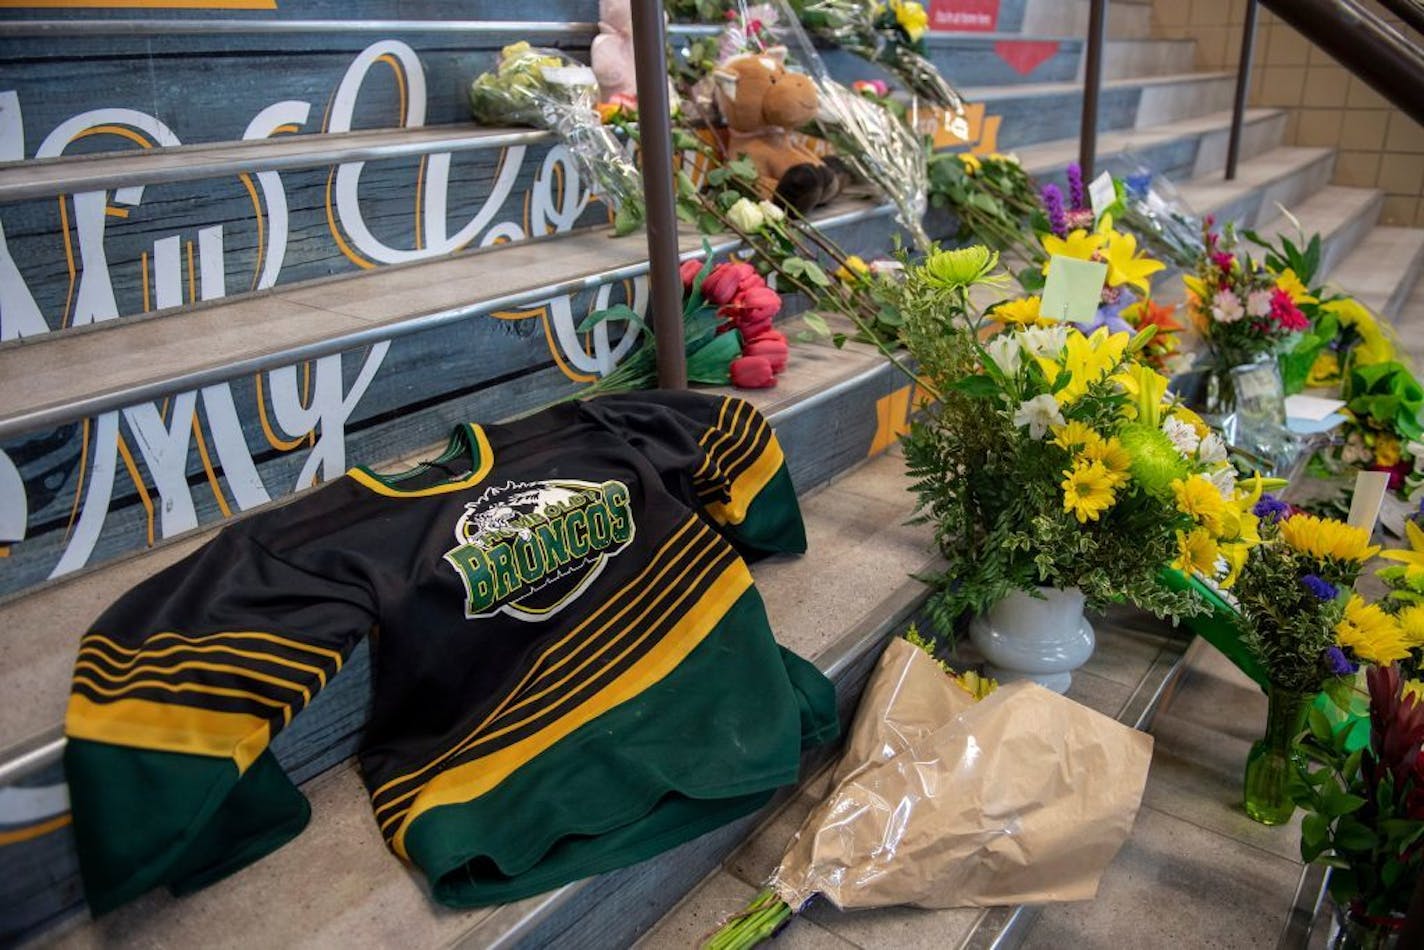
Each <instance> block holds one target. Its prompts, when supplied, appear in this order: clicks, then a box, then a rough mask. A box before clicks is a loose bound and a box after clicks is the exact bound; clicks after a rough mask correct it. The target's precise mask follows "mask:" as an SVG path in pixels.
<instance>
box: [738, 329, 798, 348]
mask: <svg viewBox="0 0 1424 950" xmlns="http://www.w3.org/2000/svg"><path fill="white" fill-rule="evenodd" d="M762 340H775V341H777V342H778V343H780V344H781V345H783V346H786V345H787V344H788V343H789V342H790V341H789V340H787V339H786V334H785V333H780V332H778V331H776V330H763V331H762V332H761V333H758V334H757V335H756V336H747V335H746V334H745V333H743V334H742V342H743V343H760V342H761V341H762Z"/></svg>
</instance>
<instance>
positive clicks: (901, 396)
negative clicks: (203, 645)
mask: <svg viewBox="0 0 1424 950" xmlns="http://www.w3.org/2000/svg"><path fill="white" fill-rule="evenodd" d="M829 358H834V357H833V356H831V357H829ZM897 394H898V395H897ZM908 397H909V392H908V382H907V381H906V379H905V377H903V376H902V375H900V374H899V373H898V372H897V371H896V370H894V369H893V368H892V367H891V366H890V365H889V364H888V363H884V364H879V365H875V366H874V367H873V369H871V370H869V371H867V372H863V373H861V374H860V375H859V376H856V377H854V378H852V379H849V380H846V381H845V382H844V383H843V384H842V385H840V386H838V387H835V388H834V389H832V390H828V391H826V392H825V395H824V396H823V397H821V398H817V399H812V400H806V401H804V402H800V403H795V404H793V405H792V406H791V407H789V408H788V409H786V410H785V411H782V412H777V413H774V414H773V415H772V417H771V418H772V422H773V424H774V426H775V429H776V432H777V437H778V439H779V440H780V441H781V443H782V445H783V447H784V450H785V452H786V456H787V459H788V462H789V465H790V471H791V477H792V480H793V481H794V483H795V484H796V486H797V488H798V490H799V491H801V492H803V493H804V492H805V491H808V490H809V489H811V488H814V487H816V486H818V485H820V484H822V483H824V482H826V481H828V480H830V479H832V478H834V477H835V476H836V475H838V474H840V473H841V472H843V471H845V470H846V469H848V468H850V467H851V466H853V465H855V464H856V463H858V462H862V461H864V460H865V459H866V458H868V457H869V456H871V455H873V454H875V453H876V452H878V451H880V450H881V449H883V448H884V447H885V445H886V444H887V443H888V441H889V438H890V437H891V436H892V435H893V434H895V433H897V432H898V431H900V428H901V427H902V426H903V424H904V421H905V413H906V410H907V409H908V406H909V403H910V400H909V398H908ZM430 414H431V413H429V412H423V413H421V414H420V415H419V416H417V417H415V418H421V419H423V418H424V417H425V416H427V415H430ZM453 415H456V416H459V414H458V412H457V413H454V414H453ZM459 417H463V416H459ZM434 436H435V433H433V432H432V433H430V436H429V437H427V438H426V439H425V441H426V442H430V441H432V440H433V438H434ZM892 619H894V620H898V619H899V615H896V617H895V618H892ZM892 625H893V624H892V623H891V621H889V620H887V621H885V623H884V627H883V630H881V629H880V628H878V627H877V629H876V631H874V632H883V633H885V634H887V635H888V634H889V633H890V632H892ZM864 648H865V647H864V645H862V646H861V647H857V649H864ZM871 662H873V657H872V658H866V657H862V656H860V655H859V654H852V655H849V656H848V657H847V658H846V659H845V661H844V663H843V664H842V665H848V667H849V668H848V669H847V670H846V671H845V672H843V673H842V674H840V676H839V678H838V679H837V683H838V690H839V691H840V695H841V697H842V700H843V705H844V704H845V703H849V705H848V706H845V711H846V713H847V714H848V713H849V710H850V709H852V708H853V705H854V702H853V698H854V697H855V696H858V695H859V685H860V684H861V683H863V681H864V677H865V675H866V673H867V672H868V668H869V666H868V665H869V663H871ZM54 685H55V687H56V688H59V689H62V688H63V684H54ZM370 690H371V670H370V654H369V649H368V646H367V644H366V643H364V642H363V643H362V644H361V645H360V646H358V647H357V649H356V650H355V651H354V652H353V653H352V655H351V657H350V659H349V660H348V661H347V663H346V665H345V666H344V667H343V668H342V671H341V672H340V673H339V674H338V675H337V676H336V677H335V678H334V679H333V680H332V682H331V684H330V686H328V687H327V688H326V689H325V690H323V691H322V692H321V693H320V694H318V695H317V697H316V698H315V699H314V700H313V702H312V704H311V706H310V707H309V708H308V709H306V710H304V711H303V713H302V715H301V716H299V717H297V718H296V719H295V720H294V721H293V724H292V727H291V728H290V729H288V730H286V731H284V732H283V733H281V734H280V735H279V736H278V737H277V739H276V740H275V741H274V743H273V750H274V752H276V754H277V756H278V758H279V760H280V761H281V762H282V765H283V767H284V768H286V769H287V771H288V774H290V775H291V776H292V778H293V780H294V781H297V782H303V781H306V780H308V779H310V778H312V777H314V776H316V775H319V774H320V773H322V772H324V771H326V770H327V769H329V768H331V767H333V766H335V765H337V764H338V763H340V762H342V761H344V760H346V759H348V758H350V757H351V756H352V755H354V754H355V752H356V749H357V747H358V745H359V742H360V735H361V730H362V728H363V727H364V724H365V718H366V712H367V710H368V708H369V705H370ZM48 705H57V704H54V703H49V704H48ZM19 781H20V782H21V783H23V784H24V785H26V786H29V787H40V786H52V785H60V784H62V783H63V774H62V770H61V769H60V768H59V766H58V764H57V763H55V764H51V765H47V766H45V767H43V768H42V769H40V770H38V771H34V772H30V773H28V774H26V775H24V776H22V777H21V778H20V779H19ZM11 787H13V786H11ZM53 817H55V816H54V815H51V814H48V813H46V815H44V816H30V820H28V821H26V822H24V823H23V824H17V823H16V822H15V817H14V816H13V815H8V816H7V815H5V814H3V813H0V831H5V830H10V829H11V828H17V827H32V826H34V825H35V824H37V823H40V822H43V821H46V820H49V819H52V818H53ZM7 818H8V819H9V822H8V823H7ZM741 837H742V835H735V836H733V837H731V838H728V839H727V840H726V841H725V842H724V843H723V844H722V845H718V846H717V847H718V848H720V850H717V851H716V853H715V854H713V853H712V852H707V860H709V861H710V862H711V863H709V864H708V865H707V868H706V870H710V868H711V866H712V865H713V864H715V863H716V862H717V861H720V860H721V859H722V858H723V857H725V855H726V854H727V853H728V852H729V851H730V850H731V849H732V848H733V847H734V846H735V844H736V842H737V841H738V840H740V838H741ZM703 840H704V839H699V842H702V841H703ZM712 844H713V842H707V843H706V845H705V846H708V847H710V846H712ZM702 847H704V845H702V844H698V845H697V847H695V848H694V846H691V845H690V846H689V848H692V849H693V850H695V851H697V852H698V853H699V854H700V853H702ZM687 860H688V861H689V862H690V861H691V860H692V858H691V857H690V856H689V857H687ZM667 870H668V869H667V868H663V869H662V871H660V872H658V873H660V874H661V873H666V872H667ZM635 871H636V869H635ZM635 871H630V872H627V873H628V874H630V875H632V876H633V877H637V876H638V874H641V873H646V872H636V873H635ZM0 872H4V873H3V874H0V921H3V922H4V924H3V926H0V940H3V939H6V938H8V937H10V936H13V935H15V934H16V933H18V932H23V931H29V930H38V929H42V927H43V926H44V925H45V923H46V922H48V921H53V920H56V919H59V918H61V917H64V916H67V915H68V914H70V913H72V912H73V911H74V909H75V904H76V902H77V901H78V900H79V896H80V893H81V892H80V890H79V886H78V882H77V880H76V879H75V875H76V874H77V862H76V859H75V857H74V854H73V839H72V830H71V829H70V828H69V827H68V826H64V827H61V828H58V829H56V830H53V831H51V832H49V833H46V834H41V835H39V836H37V837H35V838H32V839H29V840H25V841H21V842H18V843H15V844H12V845H9V846H3V847H0ZM703 873H705V870H704V871H703V872H699V873H697V874H696V875H694V877H693V878H692V879H690V880H689V881H688V882H687V883H688V886H690V885H691V884H692V883H693V882H695V880H696V879H697V878H699V877H701V876H702V874H703ZM610 877H617V876H616V875H614V876H610ZM599 880H600V881H605V880H606V879H602V878H601V879H599ZM56 882H58V883H56ZM685 889H686V888H683V889H670V890H668V891H667V893H668V894H669V895H670V899H671V900H676V899H677V896H678V895H680V894H681V893H682V892H683V890H685ZM595 903H598V904H600V905H601V904H602V903H603V900H602V899H600V900H599V901H597V902H595ZM665 910H666V907H663V908H661V909H657V910H656V913H654V914H653V916H652V917H651V918H648V919H647V920H645V921H643V922H642V923H639V924H637V925H636V926H638V927H643V926H646V925H647V924H650V923H651V922H652V921H653V920H656V919H657V917H658V916H660V915H661V914H662V913H663V912H664V911H665ZM579 913H583V911H582V910H581V911H579ZM564 926H567V922H566V923H565V924H564ZM603 945H608V944H603Z"/></svg>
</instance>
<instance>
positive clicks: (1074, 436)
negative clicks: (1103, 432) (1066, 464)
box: [1053, 419, 1103, 452]
mask: <svg viewBox="0 0 1424 950" xmlns="http://www.w3.org/2000/svg"><path fill="white" fill-rule="evenodd" d="M1102 440H1103V437H1102V436H1100V435H1098V434H1097V433H1096V432H1094V431H1093V430H1092V428H1090V427H1089V426H1088V425H1087V424H1086V423H1082V422H1079V421H1078V420H1077V419H1074V420H1073V421H1072V422H1069V423H1068V424H1067V425H1062V426H1059V427H1058V428H1056V429H1054V430H1053V444H1054V445H1056V446H1059V447H1060V448H1065V449H1067V450H1068V451H1070V452H1071V451H1073V450H1074V449H1076V448H1077V447H1078V446H1080V445H1092V444H1093V443H1095V442H1101V441H1102Z"/></svg>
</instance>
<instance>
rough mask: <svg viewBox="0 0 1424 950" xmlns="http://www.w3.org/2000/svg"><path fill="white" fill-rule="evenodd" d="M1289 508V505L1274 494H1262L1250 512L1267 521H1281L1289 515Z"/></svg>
mask: <svg viewBox="0 0 1424 950" xmlns="http://www.w3.org/2000/svg"><path fill="white" fill-rule="evenodd" d="M1290 510H1291V507H1290V505H1288V504H1286V503H1285V502H1283V501H1281V500H1280V499H1279V498H1277V497H1275V496H1274V495H1262V496H1261V500H1260V501H1258V502H1256V504H1255V506H1254V507H1252V509H1251V513H1252V514H1253V515H1255V516H1256V517H1257V518H1264V519H1266V520H1267V521H1281V520H1283V519H1285V518H1287V517H1289V516H1290Z"/></svg>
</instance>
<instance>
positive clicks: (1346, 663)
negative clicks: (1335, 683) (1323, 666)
mask: <svg viewBox="0 0 1424 950" xmlns="http://www.w3.org/2000/svg"><path fill="white" fill-rule="evenodd" d="M1325 662H1326V663H1327V664H1329V666H1330V672H1332V673H1334V674H1335V675H1336V676H1344V675H1346V674H1347V673H1353V672H1355V671H1356V670H1358V669H1359V668H1360V667H1359V664H1357V663H1351V662H1350V660H1349V658H1348V657H1346V656H1345V651H1344V650H1342V649H1340V648H1339V647H1329V648H1327V649H1326V651H1325Z"/></svg>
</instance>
